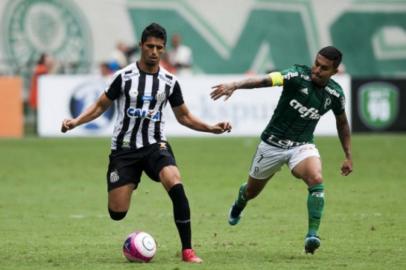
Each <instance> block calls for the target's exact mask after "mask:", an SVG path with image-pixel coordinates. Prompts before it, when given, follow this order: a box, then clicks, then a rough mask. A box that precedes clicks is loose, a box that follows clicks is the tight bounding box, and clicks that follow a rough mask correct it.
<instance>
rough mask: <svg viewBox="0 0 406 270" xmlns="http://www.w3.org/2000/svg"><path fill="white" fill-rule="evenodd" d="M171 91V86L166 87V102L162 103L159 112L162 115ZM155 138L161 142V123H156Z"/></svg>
mask: <svg viewBox="0 0 406 270" xmlns="http://www.w3.org/2000/svg"><path fill="white" fill-rule="evenodd" d="M170 90H171V86H170V85H169V84H166V85H165V95H166V101H164V102H162V103H161V105H160V106H159V112H160V113H161V115H162V108H163V107H164V105H165V104H166V102H168V99H167V98H168V96H169V93H170ZM154 134H155V135H154V138H155V140H156V141H157V142H159V141H161V136H162V135H161V121H158V122H155V132H154Z"/></svg>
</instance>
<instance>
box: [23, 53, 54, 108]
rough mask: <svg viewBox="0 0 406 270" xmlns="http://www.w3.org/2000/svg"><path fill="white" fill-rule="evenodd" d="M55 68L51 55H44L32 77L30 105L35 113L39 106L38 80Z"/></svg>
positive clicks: (41, 56) (40, 58)
mask: <svg viewBox="0 0 406 270" xmlns="http://www.w3.org/2000/svg"><path fill="white" fill-rule="evenodd" d="M54 67H55V61H54V59H53V58H52V57H51V56H50V55H48V54H46V53H42V54H41V55H40V57H39V59H38V61H37V63H36V65H35V67H34V71H33V73H32V76H31V86H30V93H29V100H28V104H29V106H30V108H31V109H32V110H33V111H36V110H37V106H38V78H39V77H40V76H42V75H44V74H48V73H50V72H52V71H53V68H54Z"/></svg>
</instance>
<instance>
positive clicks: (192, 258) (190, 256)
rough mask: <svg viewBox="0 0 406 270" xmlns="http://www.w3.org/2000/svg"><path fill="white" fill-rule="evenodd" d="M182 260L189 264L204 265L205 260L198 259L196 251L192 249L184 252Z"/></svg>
mask: <svg viewBox="0 0 406 270" xmlns="http://www.w3.org/2000/svg"><path fill="white" fill-rule="evenodd" d="M182 260H183V261H184V262H189V263H202V262H203V260H202V259H200V258H199V257H197V255H196V253H195V251H194V250H193V249H191V248H187V249H184V250H182Z"/></svg>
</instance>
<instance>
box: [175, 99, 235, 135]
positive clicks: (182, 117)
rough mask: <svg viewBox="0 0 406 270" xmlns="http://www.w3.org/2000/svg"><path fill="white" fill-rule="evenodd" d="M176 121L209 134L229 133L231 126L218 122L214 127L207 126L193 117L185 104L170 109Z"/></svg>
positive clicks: (227, 123)
mask: <svg viewBox="0 0 406 270" xmlns="http://www.w3.org/2000/svg"><path fill="white" fill-rule="evenodd" d="M172 110H173V112H174V114H175V117H176V120H178V122H179V123H180V124H182V125H184V126H186V127H188V128H190V129H194V130H197V131H203V132H211V133H214V134H221V133H224V132H226V131H227V132H230V131H231V125H230V123H229V122H219V123H217V124H215V125H209V124H206V123H204V122H203V121H201V120H200V119H199V118H197V117H196V116H194V115H193V114H192V113H191V112H190V111H189V109H188V107H187V106H186V105H185V104H182V105H180V106H177V107H173V108H172Z"/></svg>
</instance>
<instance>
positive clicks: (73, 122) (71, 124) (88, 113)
mask: <svg viewBox="0 0 406 270" xmlns="http://www.w3.org/2000/svg"><path fill="white" fill-rule="evenodd" d="M112 103H113V102H112V101H111V100H110V99H109V98H108V97H107V96H106V94H105V93H103V94H102V95H101V96H100V97H99V99H98V100H97V101H96V102H95V103H93V104H92V105H91V106H90V107H89V108H87V109H86V110H85V111H84V112H83V113H82V114H81V115H79V116H78V117H76V118H74V119H65V120H63V122H62V127H61V131H62V132H63V133H65V132H66V131H68V130H71V129H74V128H75V127H77V126H79V125H81V124H84V123H87V122H90V121H92V120H94V119H96V118H97V117H99V116H100V115H101V114H102V113H104V112H105V111H106V110H107V109H108V108H109V107H110V106H111V104H112Z"/></svg>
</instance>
